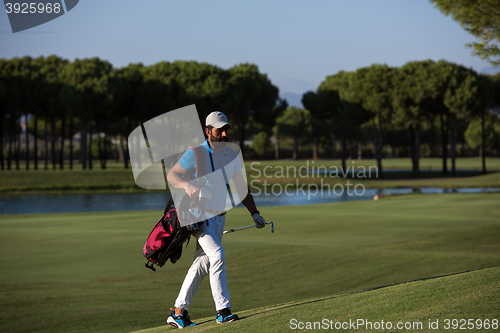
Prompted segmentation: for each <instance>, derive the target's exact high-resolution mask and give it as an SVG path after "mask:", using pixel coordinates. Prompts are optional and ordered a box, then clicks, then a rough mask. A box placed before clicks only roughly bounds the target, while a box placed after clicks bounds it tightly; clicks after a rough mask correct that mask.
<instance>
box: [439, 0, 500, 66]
mask: <svg viewBox="0 0 500 333" xmlns="http://www.w3.org/2000/svg"><path fill="white" fill-rule="evenodd" d="M431 2H433V3H434V5H435V6H436V7H437V8H438V9H439V10H440V11H441V13H443V14H444V15H446V16H448V15H451V17H452V18H453V19H454V20H455V21H457V22H458V23H459V24H460V25H461V26H462V27H463V28H464V29H465V30H467V31H468V32H469V33H471V34H472V35H473V36H474V37H476V38H477V39H478V41H477V42H473V43H471V44H467V46H468V47H471V48H473V50H474V51H473V52H474V54H476V55H477V56H479V57H481V58H482V59H487V60H488V61H489V62H490V63H491V64H492V65H494V66H498V65H500V49H499V43H500V4H499V3H498V1H496V0H431Z"/></svg>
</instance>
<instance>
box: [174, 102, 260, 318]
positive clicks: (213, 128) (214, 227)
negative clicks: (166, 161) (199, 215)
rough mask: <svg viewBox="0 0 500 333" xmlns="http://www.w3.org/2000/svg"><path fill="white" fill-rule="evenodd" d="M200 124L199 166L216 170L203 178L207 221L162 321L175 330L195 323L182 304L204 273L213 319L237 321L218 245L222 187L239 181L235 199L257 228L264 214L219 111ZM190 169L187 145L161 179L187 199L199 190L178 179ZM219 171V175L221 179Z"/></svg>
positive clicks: (192, 166)
mask: <svg viewBox="0 0 500 333" xmlns="http://www.w3.org/2000/svg"><path fill="white" fill-rule="evenodd" d="M205 126H206V127H205V134H206V135H207V137H208V138H207V140H206V141H205V142H204V143H202V144H201V147H203V151H204V153H205V156H207V158H205V159H204V160H205V170H207V171H208V172H207V174H208V173H209V172H210V171H211V172H212V174H213V175H216V174H217V175H219V177H218V178H210V176H207V177H205V178H207V179H208V180H207V181H206V187H207V188H208V189H209V190H210V192H211V193H212V199H211V200H209V201H207V202H206V203H205V213H206V217H207V222H204V223H201V224H200V225H199V232H197V233H195V237H196V239H197V246H196V252H195V255H194V260H193V263H192V265H191V267H190V268H189V270H188V273H187V275H186V277H185V279H184V282H183V284H182V287H181V290H180V292H179V295H178V297H177V300H176V301H175V309H173V310H172V313H171V314H170V316H169V317H168V319H167V323H169V324H170V325H172V326H174V327H177V328H184V327H188V326H194V325H196V324H195V323H192V322H191V320H190V318H189V316H188V307H189V304H190V303H191V300H192V299H193V297H194V294H195V293H196V291H197V290H198V287H199V286H200V284H201V282H202V280H203V278H204V277H205V276H206V275H209V276H210V287H211V289H212V297H213V299H214V302H215V308H216V315H215V318H216V321H217V323H228V322H232V321H234V320H237V319H238V316H237V315H235V314H232V313H231V310H230V308H231V304H230V302H229V291H228V288H227V281H226V266H225V261H226V259H225V255H224V248H223V247H222V243H221V241H222V233H223V231H224V223H225V215H226V212H225V202H226V196H227V188H228V187H229V182H230V181H231V180H233V181H234V182H235V183H237V184H245V191H242V192H241V193H238V194H239V196H240V198H244V199H243V200H242V203H243V205H245V207H246V208H247V209H248V211H249V212H250V215H251V216H252V218H253V220H254V222H255V226H256V227H257V228H259V229H260V228H263V227H264V226H265V223H266V221H265V220H264V218H263V217H262V216H260V213H259V211H258V210H257V207H256V206H255V202H254V199H253V196H252V194H251V193H250V191H249V189H248V186H246V182H245V178H244V175H243V174H242V166H241V163H240V159H239V156H238V153H237V152H236V151H235V150H234V149H231V148H230V147H228V146H227V145H226V143H227V141H228V130H229V128H230V127H231V124H229V123H228V121H227V117H226V115H224V113H222V112H219V111H215V112H212V113H211V114H209V115H208V117H207V118H206V121H205ZM193 170H196V157H195V155H194V152H193V150H192V149H188V150H187V151H186V152H185V153H184V155H182V157H181V158H180V160H179V162H177V163H176V164H175V165H174V167H173V168H172V169H171V170H170V172H169V173H168V175H167V180H168V182H169V183H170V184H171V185H172V186H174V187H176V188H180V189H184V190H185V191H186V193H187V194H188V195H189V196H190V197H191V198H194V197H195V196H196V195H197V194H198V193H199V191H200V188H199V187H198V186H196V185H195V184H193V182H187V181H186V180H185V179H184V178H185V176H187V175H188V174H189V173H191V172H193ZM220 173H222V178H221V177H220ZM196 177H198V175H197V176H196ZM237 187H238V186H237ZM240 187H241V186H240ZM238 192H239V191H238ZM243 192H245V193H243Z"/></svg>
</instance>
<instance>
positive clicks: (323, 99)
mask: <svg viewBox="0 0 500 333" xmlns="http://www.w3.org/2000/svg"><path fill="white" fill-rule="evenodd" d="M330 95H332V92H330V91H320V92H314V91H308V92H306V93H305V94H304V95H302V105H304V107H305V108H306V109H307V110H309V112H310V113H311V120H310V121H311V129H312V130H311V131H310V132H309V133H310V136H311V138H312V141H313V159H315V160H316V159H317V158H318V144H319V142H320V141H321V140H322V139H323V138H325V137H329V136H330V134H331V128H332V117H333V114H334V113H335V112H336V108H337V105H336V104H335V103H336V102H338V94H335V93H334V95H333V96H330Z"/></svg>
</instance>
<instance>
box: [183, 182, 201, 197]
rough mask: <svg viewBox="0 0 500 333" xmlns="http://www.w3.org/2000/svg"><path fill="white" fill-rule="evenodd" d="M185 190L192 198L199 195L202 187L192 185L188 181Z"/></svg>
mask: <svg viewBox="0 0 500 333" xmlns="http://www.w3.org/2000/svg"><path fill="white" fill-rule="evenodd" d="M185 190H186V193H187V194H188V195H189V197H190V198H194V197H196V196H197V195H198V193H199V192H200V189H199V188H198V187H196V186H194V185H191V184H189V183H187V185H186V187H185Z"/></svg>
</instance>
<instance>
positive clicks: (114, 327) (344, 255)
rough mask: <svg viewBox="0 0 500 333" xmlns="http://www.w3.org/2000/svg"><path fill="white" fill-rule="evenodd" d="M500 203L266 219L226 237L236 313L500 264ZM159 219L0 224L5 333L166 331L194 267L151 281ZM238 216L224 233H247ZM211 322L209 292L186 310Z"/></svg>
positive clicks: (283, 213) (181, 265) (476, 197)
mask: <svg viewBox="0 0 500 333" xmlns="http://www.w3.org/2000/svg"><path fill="white" fill-rule="evenodd" d="M498 202H500V194H499V193H490V194H486V193H485V194H449V195H426V196H408V197H391V198H385V199H382V200H379V201H358V202H343V203H334V204H323V205H308V206H297V207H291V206H287V207H262V209H261V213H262V214H263V216H264V217H265V218H266V219H267V220H268V221H270V220H272V221H274V222H275V230H276V232H275V233H274V234H272V233H271V232H270V230H269V227H266V228H265V229H264V230H256V229H249V230H244V231H238V232H235V233H233V234H229V235H226V236H224V240H223V243H224V248H225V250H226V258H227V275H228V282H229V289H230V293H231V303H232V306H233V309H234V310H235V311H237V312H241V311H244V310H248V309H256V308H259V307H264V306H274V305H276V304H283V303H287V302H294V301H297V300H303V299H310V298H316V297H324V296H325V295H333V294H338V293H345V292H349V291H355V290H365V289H370V288H375V287H379V286H385V285H389V284H392V283H400V282H403V281H410V280H416V279H422V278H426V277H429V276H437V275H442V274H447V273H452V272H460V271H466V270H472V269H478V268H482V267H490V266H494V265H499V264H500V244H499V242H498V239H499V236H500V210H499V209H498ZM160 215H161V212H159V211H142V212H138V211H135V212H134V211H132V212H119V213H76V214H46V215H44V214H42V215H36V214H34V215H10V216H7V215H3V216H1V217H0V251H1V254H2V256H0V267H1V269H0V311H1V313H2V316H1V318H0V331H8V332H29V331H39V332H70V331H83V332H88V331H93V332H99V331H102V332H127V331H134V330H139V329H144V328H147V327H157V326H160V325H162V324H164V320H165V318H166V316H167V313H168V309H169V308H170V307H171V306H172V305H173V302H174V300H175V298H176V296H177V293H178V291H179V288H180V286H181V283H182V281H183V278H184V276H185V273H186V271H187V269H188V267H189V265H190V262H191V260H192V255H193V252H194V243H191V244H190V245H189V247H188V248H187V249H186V250H185V252H184V255H183V257H182V258H181V260H180V261H179V262H178V263H177V264H175V265H171V264H167V265H166V266H165V267H163V268H160V269H158V271H157V272H151V271H149V270H147V269H146V268H144V262H145V259H144V257H143V256H142V253H141V250H142V246H143V244H144V241H145V239H146V237H147V235H148V234H149V232H150V230H151V228H152V227H153V225H154V223H155V222H156V221H157V220H158V219H159V218H160ZM252 223H253V221H252V220H251V218H250V216H249V214H248V212H247V211H246V210H244V209H233V210H231V211H229V213H228V216H227V223H226V228H227V229H229V228H235V227H241V226H246V225H250V224H252ZM189 310H190V314H191V315H192V318H193V319H196V318H204V317H209V316H213V314H214V305H213V300H212V297H211V292H210V287H209V283H208V280H207V281H205V282H204V283H203V284H202V286H201V288H200V290H199V291H198V293H197V295H196V297H195V299H194V301H193V303H192V305H191V307H190V309H189Z"/></svg>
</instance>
